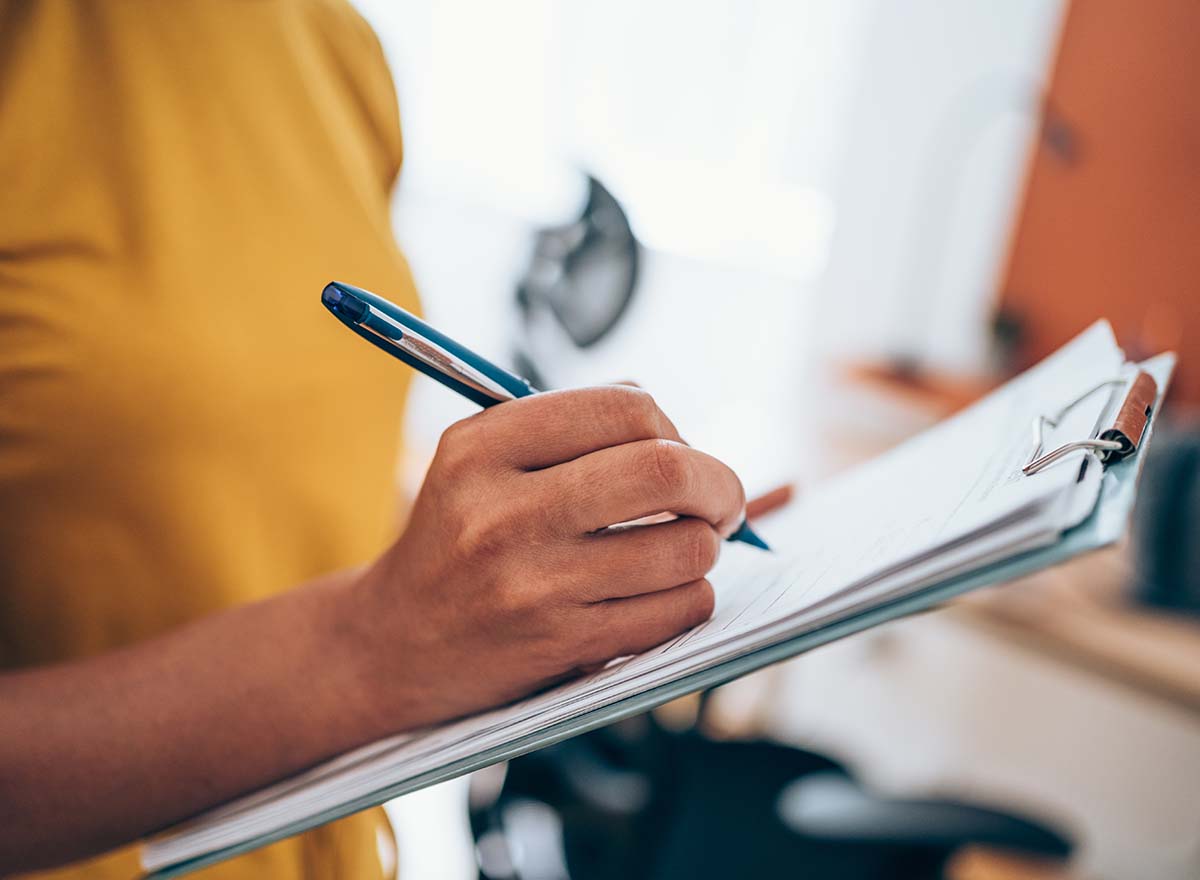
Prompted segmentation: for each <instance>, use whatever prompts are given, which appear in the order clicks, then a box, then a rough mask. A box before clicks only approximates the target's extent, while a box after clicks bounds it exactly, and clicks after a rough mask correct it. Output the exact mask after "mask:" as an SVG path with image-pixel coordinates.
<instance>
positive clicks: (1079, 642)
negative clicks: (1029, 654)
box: [952, 546, 1200, 715]
mask: <svg viewBox="0 0 1200 880" xmlns="http://www.w3.org/2000/svg"><path fill="white" fill-rule="evenodd" d="M1132 565H1133V563H1132V561H1131V560H1130V558H1129V548H1128V547H1127V546H1120V547H1116V548H1111V549H1109V550H1102V551H1098V552H1096V553H1092V554H1089V555H1088V556H1085V557H1083V558H1081V559H1078V560H1075V561H1073V562H1071V563H1068V564H1065V565H1062V566H1059V567H1057V568H1054V569H1050V570H1048V571H1044V572H1039V573H1038V574H1036V575H1032V576H1030V577H1027V578H1023V579H1022V580H1019V581H1014V582H1012V583H1009V584H1005V585H1002V586H1000V587H996V588H993V589H990V590H985V591H982V592H980V593H976V594H973V595H969V596H966V597H964V598H963V599H962V600H960V601H959V602H958V603H956V604H955V605H954V606H953V609H952V611H953V613H954V615H955V617H956V619H959V620H962V621H964V622H966V623H967V624H969V625H972V626H979V627H983V628H985V629H987V630H988V631H990V632H992V633H994V634H996V635H999V636H1001V637H1004V638H1006V639H1009V640H1012V641H1014V642H1016V643H1018V644H1020V645H1022V646H1023V647H1026V648H1029V649H1031V650H1034V651H1037V652H1038V653H1040V654H1043V655H1046V656H1048V657H1050V658H1053V659H1055V660H1058V661H1060V662H1066V663H1069V664H1072V665H1074V666H1076V667H1078V668H1080V669H1082V670H1085V671H1088V672H1090V673H1093V674H1096V675H1100V676H1103V677H1104V678H1105V679H1107V680H1109V681H1113V682H1115V683H1118V684H1121V685H1124V686H1127V687H1130V688H1133V689H1135V690H1136V691H1137V692H1138V693H1140V694H1142V695H1147V696H1152V697H1155V698H1157V699H1161V700H1166V701H1167V702H1169V703H1170V704H1171V705H1173V706H1175V707H1177V708H1180V709H1183V710H1186V711H1188V712H1191V713H1194V714H1196V715H1200V618H1190V617H1186V616H1182V615H1175V614H1167V613H1163V612H1156V611H1153V610H1151V609H1148V608H1144V607H1139V606H1135V605H1133V604H1131V603H1130V601H1129V600H1128V598H1127V597H1126V595H1125V585H1126V584H1128V583H1130V581H1131V574H1132Z"/></svg>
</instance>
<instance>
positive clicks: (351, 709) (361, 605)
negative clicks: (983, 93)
mask: <svg viewBox="0 0 1200 880" xmlns="http://www.w3.org/2000/svg"><path fill="white" fill-rule="evenodd" d="M320 592H321V593H322V596H321V602H320V603H318V604H319V607H318V609H317V612H316V613H317V616H318V620H319V622H318V626H319V627H320V629H321V632H322V636H321V638H320V639H319V641H320V642H322V643H323V646H322V648H321V649H320V651H319V654H318V656H317V662H318V663H326V664H327V669H328V670H329V671H331V672H332V675H333V678H334V684H333V690H334V691H335V693H336V694H337V699H338V703H339V711H340V712H341V713H342V715H343V717H344V718H345V720H346V722H347V723H348V726H349V727H350V729H351V730H352V731H353V735H354V738H355V739H357V740H359V741H361V742H367V741H369V740H373V739H378V738H379V737H382V736H386V735H388V734H390V733H395V732H396V731H397V730H400V729H401V726H402V724H403V722H402V720H398V719H397V718H396V717H395V712H394V711H392V708H391V707H392V706H393V705H394V702H395V701H394V697H392V695H391V694H390V693H389V687H388V680H387V676H386V674H385V667H386V664H387V657H388V654H387V652H386V651H385V646H384V644H383V642H384V639H383V637H382V632H381V630H382V629H383V628H382V627H381V626H380V621H381V617H380V611H379V609H377V607H375V606H376V605H377V603H376V601H375V600H374V593H375V591H374V590H373V589H372V575H371V569H370V568H363V569H355V570H351V571H345V572H339V573H337V574H335V575H331V576H330V577H329V578H328V579H327V580H326V581H324V582H323V583H321V584H320ZM398 725H401V726H398Z"/></svg>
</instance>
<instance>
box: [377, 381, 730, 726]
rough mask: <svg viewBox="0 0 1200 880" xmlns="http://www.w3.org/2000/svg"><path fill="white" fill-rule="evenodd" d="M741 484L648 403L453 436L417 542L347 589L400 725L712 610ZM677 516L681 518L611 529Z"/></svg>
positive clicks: (547, 415)
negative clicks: (711, 578)
mask: <svg viewBox="0 0 1200 880" xmlns="http://www.w3.org/2000/svg"><path fill="white" fill-rule="evenodd" d="M744 510H745V495H744V492H743V489H742V485H741V483H740V482H739V481H738V478H737V477H736V476H735V475H734V474H733V472H732V471H731V470H730V469H729V468H728V467H726V466H725V465H724V464H722V463H721V462H719V461H717V460H716V459H714V458H712V457H711V456H708V455H705V454H704V453H702V452H698V451H696V450H694V449H692V448H690V447H688V446H687V445H686V444H685V443H683V442H682V441H681V439H680V437H679V434H678V432H677V431H676V430H675V426H674V425H672V424H671V421H670V420H669V419H668V418H667V417H666V416H665V415H664V414H663V413H662V411H661V410H660V409H659V408H658V406H657V405H656V404H655V403H654V401H653V399H652V398H651V397H650V396H649V395H648V394H646V393H645V392H643V391H640V390H637V389H634V388H629V387H623V386H607V387H600V388H585V389H580V390H574V391H564V392H551V393H545V394H539V395H535V396H533V397H528V398H524V399H521V400H516V401H512V402H509V403H505V404H503V405H502V406H497V407H493V408H491V409H488V410H485V411H484V412H481V413H479V414H478V415H475V416H472V417H470V418H468V419H464V420H463V421H461V422H458V423H456V424H454V425H452V426H451V427H450V428H449V429H447V431H446V433H445V434H444V435H443V437H442V441H441V443H440V445H439V447H438V451H437V454H436V456H435V457H434V460H433V462H432V464H431V466H430V469H429V473H428V475H427V477H426V480H425V484H424V486H423V487H422V489H421V492H420V494H419V495H418V497H417V500H416V503H415V505H414V507H413V511H412V517H411V519H410V524H409V526H408V529H407V530H406V531H405V532H404V534H403V535H402V536H401V538H400V539H399V540H398V541H397V542H396V544H395V545H394V546H393V547H392V548H391V549H390V550H388V551H387V553H385V554H384V556H383V557H382V558H381V559H380V560H379V561H378V562H377V563H376V564H375V565H374V566H372V567H371V568H370V569H369V570H368V571H367V572H366V573H365V574H364V575H363V576H362V578H361V579H360V580H359V582H358V583H357V584H356V585H355V587H354V595H355V597H356V598H355V602H356V605H357V607H356V610H355V614H356V615H357V624H356V625H357V626H358V627H360V631H361V634H362V637H363V639H362V641H363V644H364V646H365V647H366V648H367V651H366V656H368V657H369V658H372V659H371V660H370V661H369V665H368V673H367V674H368V675H370V676H371V677H372V688H371V689H372V690H373V691H374V692H375V694H376V698H377V699H378V700H379V701H380V705H381V707H383V711H385V712H386V713H387V714H388V717H389V724H390V725H391V727H392V729H401V728H407V727H414V726H418V725H421V724H427V723H431V722H435V721H440V720H443V719H447V718H452V717H456V716H459V715H464V714H467V713H470V712H473V711H477V710H479V709H483V708H485V707H489V706H493V705H497V704H500V703H504V702H507V701H510V700H513V699H515V698H517V697H520V696H523V695H525V694H527V693H529V692H531V691H533V690H536V689H538V688H541V687H544V686H546V685H548V684H550V683H553V682H555V681H558V680H561V679H563V678H564V677H567V676H569V675H571V674H573V673H574V672H576V671H577V670H579V669H583V668H587V667H591V666H594V665H596V664H599V663H603V662H605V661H607V660H609V659H611V658H613V657H617V656H621V655H625V654H632V653H636V652H639V651H643V650H646V649H648V648H651V647H653V646H654V645H657V644H659V643H660V642H663V641H665V640H666V639H669V638H671V637H672V636H675V635H677V634H678V633H680V632H683V631H684V630H687V629H689V628H691V627H693V626H695V625H697V624H699V623H701V622H703V621H704V620H706V619H707V618H708V617H709V615H711V613H712V607H713V594H712V588H711V586H710V585H709V583H708V582H707V581H706V580H705V579H704V576H705V575H706V574H707V572H708V571H709V570H710V569H711V568H712V566H713V565H714V563H715V562H716V559H717V555H718V553H719V552H720V544H721V540H722V539H723V538H724V537H727V536H728V535H730V534H731V533H732V532H733V530H734V529H735V528H736V527H737V525H738V523H739V521H740V520H741V517H742V516H743V511H744ZM662 511H669V512H671V513H675V514H678V515H679V518H678V519H675V520H673V521H670V522H664V523H661V524H656V525H648V526H639V527H632V528H623V529H606V527H607V526H609V525H611V524H613V523H622V522H628V521H631V520H635V519H638V518H640V517H643V516H646V515H648V514H652V513H657V512H662Z"/></svg>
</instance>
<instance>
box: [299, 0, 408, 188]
mask: <svg viewBox="0 0 1200 880" xmlns="http://www.w3.org/2000/svg"><path fill="white" fill-rule="evenodd" d="M294 8H295V9H296V11H297V12H298V14H299V15H300V16H301V17H302V18H303V20H304V22H305V25H306V27H307V29H308V30H309V31H310V32H311V34H312V36H313V38H314V40H316V41H317V42H318V43H319V44H320V46H321V47H322V49H323V54H324V56H325V60H326V61H327V63H328V64H329V66H330V68H331V70H330V73H331V74H332V75H333V76H334V77H335V78H336V79H337V81H338V82H339V84H340V86H341V87H342V88H343V89H344V90H345V91H346V92H347V95H346V97H347V99H349V101H350V102H351V104H352V105H353V106H354V107H355V108H356V109H357V111H358V112H359V113H360V114H361V115H362V120H361V121H362V122H363V123H364V125H365V129H366V130H367V132H368V134H369V136H370V137H371V138H372V139H373V140H374V141H375V142H376V145H377V147H378V148H379V150H380V161H381V172H382V173H383V174H384V176H385V178H386V182H387V183H388V184H389V185H390V184H391V183H392V182H393V181H394V180H395V177H396V175H397V174H398V173H399V171H400V163H401V161H402V159H403V156H404V145H403V139H402V137H401V133H400V110H399V102H398V100H397V97H396V88H395V84H394V83H393V81H392V74H391V70H390V68H389V67H388V62H387V58H386V56H385V55H384V51H383V46H382V45H381V44H380V42H379V38H378V36H376V34H375V31H374V29H372V27H371V25H370V24H369V23H368V22H367V20H366V19H364V18H363V17H362V15H361V14H360V13H359V12H358V11H357V10H356V9H355V8H354V7H353V6H352V5H351V4H350V3H349V2H347V0H305V2H303V3H297V4H296V5H295V7H294Z"/></svg>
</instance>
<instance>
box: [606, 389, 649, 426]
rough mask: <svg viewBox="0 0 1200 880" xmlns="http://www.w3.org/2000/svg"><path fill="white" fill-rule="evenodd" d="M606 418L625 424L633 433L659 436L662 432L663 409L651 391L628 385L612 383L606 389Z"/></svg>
mask: <svg viewBox="0 0 1200 880" xmlns="http://www.w3.org/2000/svg"><path fill="white" fill-rule="evenodd" d="M604 395H605V398H604V408H605V410H606V414H605V415H606V418H607V419H608V420H609V421H611V422H615V423H617V424H624V425H626V426H627V427H628V430H629V432H630V433H632V434H636V435H640V436H643V437H657V436H659V435H660V434H661V433H662V424H663V418H662V411H661V410H660V409H659V408H658V404H657V403H655V402H654V398H653V397H652V396H651V395H650V394H649V392H646V391H643V390H642V389H641V388H632V387H630V386H628V385H610V386H608V387H607V388H606V389H605V391H604Z"/></svg>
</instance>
